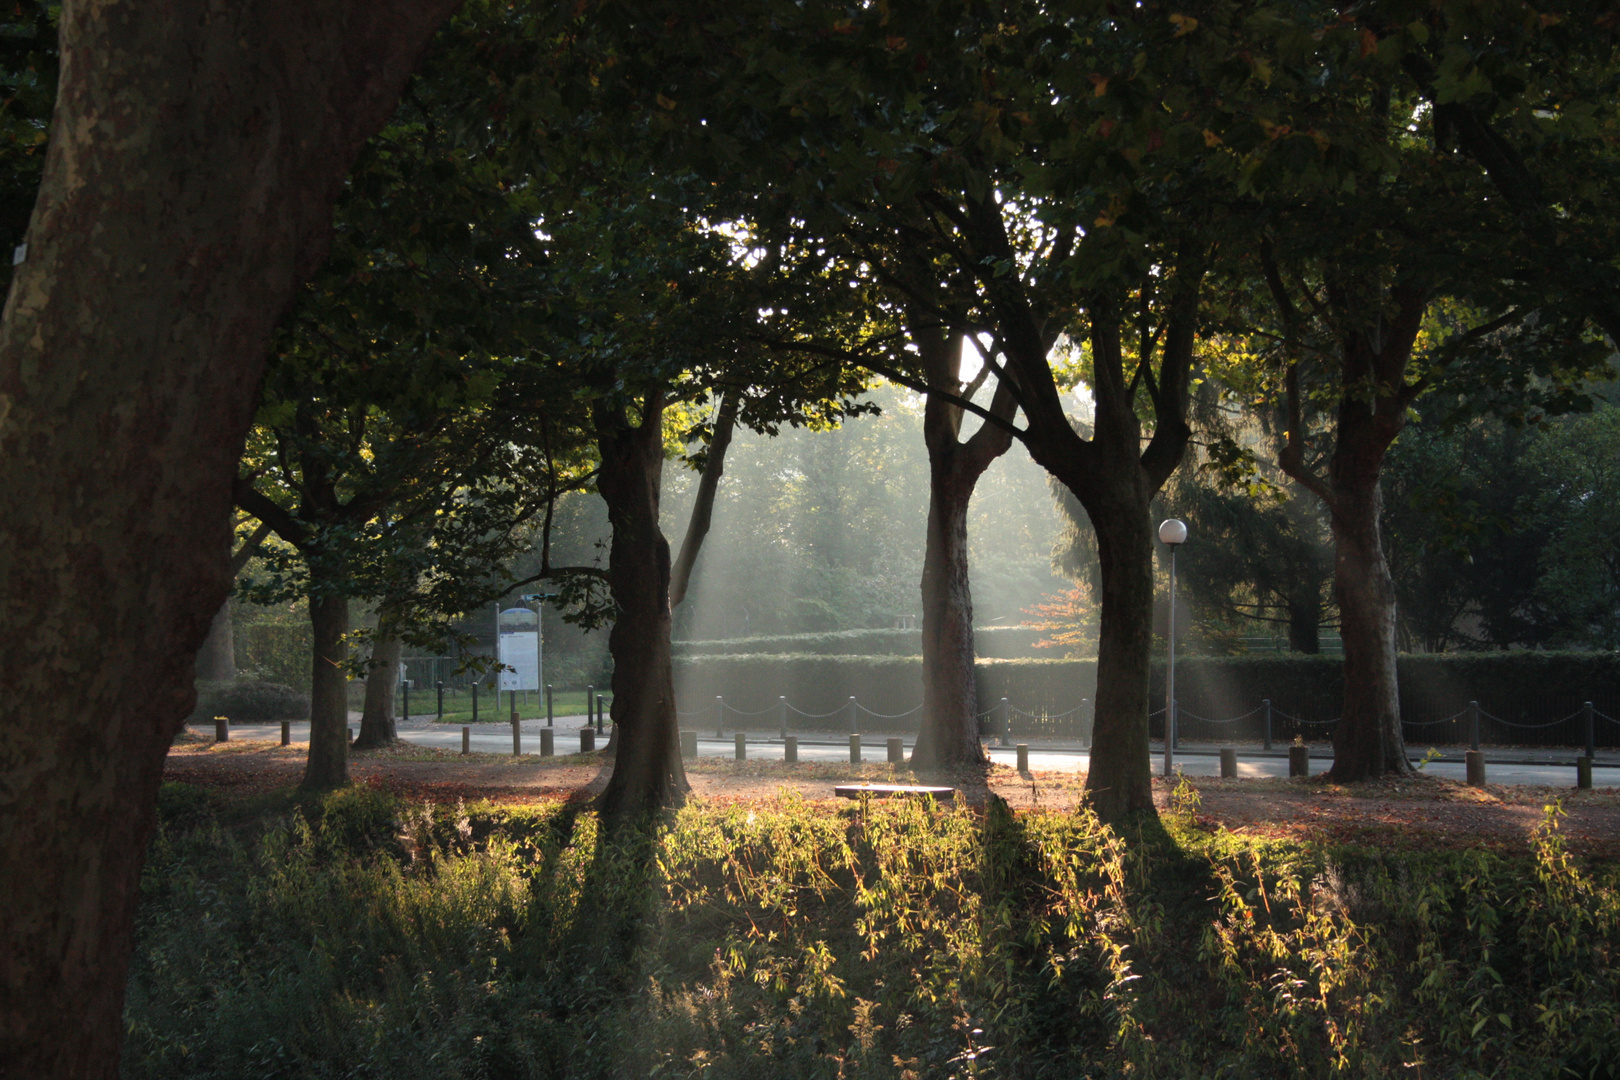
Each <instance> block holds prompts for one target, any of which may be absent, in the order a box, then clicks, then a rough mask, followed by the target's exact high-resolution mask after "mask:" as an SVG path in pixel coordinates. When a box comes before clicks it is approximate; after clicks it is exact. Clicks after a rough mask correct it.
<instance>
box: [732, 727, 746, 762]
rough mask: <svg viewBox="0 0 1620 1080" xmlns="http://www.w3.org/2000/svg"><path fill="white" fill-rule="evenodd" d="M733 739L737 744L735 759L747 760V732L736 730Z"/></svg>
mask: <svg viewBox="0 0 1620 1080" xmlns="http://www.w3.org/2000/svg"><path fill="white" fill-rule="evenodd" d="M734 741H735V742H736V745H737V760H738V761H747V760H748V733H747V732H743V731H739V732H737V734H736V736H735V737H734Z"/></svg>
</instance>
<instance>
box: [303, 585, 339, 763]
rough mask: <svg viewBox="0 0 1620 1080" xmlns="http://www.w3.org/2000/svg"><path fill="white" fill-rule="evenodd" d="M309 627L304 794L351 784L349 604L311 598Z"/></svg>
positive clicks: (331, 597)
mask: <svg viewBox="0 0 1620 1080" xmlns="http://www.w3.org/2000/svg"><path fill="white" fill-rule="evenodd" d="M309 626H310V630H311V632H312V634H313V636H314V639H315V648H314V650H313V658H312V663H311V667H310V687H309V761H308V762H307V763H306V764H305V766H304V780H303V783H301V784H299V787H301V788H303V789H304V790H305V791H330V790H332V789H333V788H339V787H342V786H343V785H344V784H347V783H348V782H349V674H348V663H349V646H348V643H347V642H346V641H345V640H344V638H345V636H346V635H347V634H348V633H349V598H348V597H346V596H343V595H340V594H338V593H312V594H311V595H310V598H309Z"/></svg>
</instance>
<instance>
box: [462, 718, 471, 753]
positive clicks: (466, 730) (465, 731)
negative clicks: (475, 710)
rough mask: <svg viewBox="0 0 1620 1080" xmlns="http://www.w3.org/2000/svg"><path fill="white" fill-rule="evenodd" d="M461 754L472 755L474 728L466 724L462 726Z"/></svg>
mask: <svg viewBox="0 0 1620 1080" xmlns="http://www.w3.org/2000/svg"><path fill="white" fill-rule="evenodd" d="M461 752H462V753H463V754H470V753H472V728H470V727H468V726H467V725H466V724H462V725H461Z"/></svg>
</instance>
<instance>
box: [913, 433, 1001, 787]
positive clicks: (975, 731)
mask: <svg viewBox="0 0 1620 1080" xmlns="http://www.w3.org/2000/svg"><path fill="white" fill-rule="evenodd" d="M951 442H952V443H953V444H954V443H955V442H956V440H955V437H954V436H953V437H952V439H951ZM952 457H953V455H951V454H950V453H949V452H945V453H939V454H936V453H935V452H934V449H933V448H932V447H930V449H929V470H928V472H929V476H928V480H929V486H928V533H927V543H926V546H925V548H924V552H923V573H922V677H923V722H922V725H921V727H919V729H918V731H917V745H916V747H915V748H914V749H913V750H912V752H911V764H912V767H913V768H918V769H933V768H952V767H960V766H963V765H973V764H982V763H983V762H984V761H985V755H984V745H983V742H982V740H981V737H980V733H979V717H978V713H979V701H978V684H977V682H976V680H975V679H974V674H973V658H974V649H973V596H972V593H971V591H970V589H969V587H968V533H967V512H968V502H969V500H971V499H972V497H973V487H974V485H973V481H974V480H976V479H977V478H978V477H977V474H975V475H974V476H973V477H971V478H965V479H964V477H962V475H961V470H958V469H954V468H952V467H951V465H952Z"/></svg>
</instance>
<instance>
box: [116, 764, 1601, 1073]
mask: <svg viewBox="0 0 1620 1080" xmlns="http://www.w3.org/2000/svg"><path fill="white" fill-rule="evenodd" d="M1191 798H1192V796H1191V795H1190V794H1188V793H1187V792H1184V793H1183V795H1182V804H1181V807H1180V811H1179V812H1178V813H1177V814H1175V815H1172V819H1171V837H1172V838H1173V842H1166V841H1165V840H1164V839H1163V838H1160V839H1154V838H1152V837H1145V838H1142V839H1140V841H1139V842H1133V843H1131V844H1126V843H1124V842H1122V840H1121V838H1120V837H1118V836H1116V835H1114V834H1113V833H1111V832H1110V831H1108V830H1106V829H1103V828H1101V827H1099V826H1098V824H1097V823H1096V821H1095V820H1094V819H1092V818H1091V817H1089V816H1086V815H1084V814H1081V815H1074V816H1070V815H1059V814H1031V815H1021V816H1014V815H1012V814H1010V813H1008V812H1007V811H1006V810H1004V809H1000V808H992V809H991V810H990V811H989V812H988V813H984V814H974V813H972V812H969V811H966V810H948V809H945V810H942V809H939V808H937V807H934V806H933V805H932V804H924V803H916V802H902V803H896V804H882V803H871V804H850V805H849V806H848V807H846V808H843V809H841V810H830V809H826V808H823V807H813V806H809V805H807V804H805V803H803V802H801V801H798V800H797V799H795V798H793V797H791V796H784V798H783V799H782V800H781V801H780V802H779V803H777V804H775V805H772V806H769V807H765V808H761V807H757V806H756V807H754V808H747V807H736V806H705V805H696V806H693V807H690V808H688V809H686V810H684V811H681V812H680V813H679V814H677V815H674V816H673V817H672V818H671V819H670V820H668V821H667V822H665V823H663V824H662V825H660V826H659V827H657V828H655V829H649V830H646V831H634V830H628V831H624V832H621V833H619V834H616V835H611V836H610V835H607V834H606V833H605V832H604V831H603V830H602V829H601V828H599V825H598V823H597V821H596V819H595V818H594V817H593V816H591V815H589V814H582V813H578V812H577V811H575V810H572V809H570V808H564V807H554V808H544V809H534V810H522V811H518V810H510V809H493V808H490V807H485V806H478V807H465V806H424V805H413V804H409V803H402V802H398V801H395V800H393V799H391V798H389V797H387V796H385V795H382V794H380V793H377V792H375V791H371V790H368V789H364V788H356V789H351V790H349V791H345V792H343V793H341V794H339V795H336V796H333V797H331V798H330V799H328V800H326V801H324V802H323V803H318V804H311V805H306V806H302V807H299V806H294V805H292V804H286V805H283V806H279V807H273V808H270V809H268V810H266V811H265V812H264V813H263V814H259V815H250V816H246V817H244V816H243V815H241V814H240V813H239V812H231V813H227V814H226V815H225V816H224V819H223V820H222V819H221V817H220V816H219V815H217V814H216V813H215V812H214V811H213V810H211V809H210V808H209V807H208V806H207V805H206V801H205V800H203V799H202V798H201V797H200V796H199V795H198V794H197V793H196V792H194V791H186V790H184V789H178V788H171V789H170V790H168V791H167V792H166V793H165V798H164V805H165V807H166V808H167V810H166V814H165V825H164V828H163V830H162V832H161V834H160V835H159V837H158V839H157V840H156V842H155V843H154V847H153V851H152V854H151V858H150V861H149V866H148V870H147V873H146V877H145V881H144V883H143V889H144V898H143V903H142V906H141V911H140V925H139V935H138V947H137V954H136V959H135V964H134V967H133V970H132V973H131V978H130V996H129V1006H128V1011H127V1022H128V1037H127V1043H126V1060H125V1066H124V1071H125V1074H126V1075H127V1076H130V1077H222V1078H223V1077H389V1078H412V1077H528V1076H535V1077H643V1076H647V1077H691V1076H705V1077H715V1078H728V1077H738V1078H743V1077H787V1078H794V1077H828V1078H833V1077H867V1076H872V1077H895V1078H901V1077H916V1078H923V1077H928V1078H932V1077H1064V1078H1068V1077H1082V1076H1092V1077H1104V1076H1120V1077H1124V1076H1130V1077H1228V1076H1230V1077H1273V1076H1274V1077H1296V1076H1302V1075H1303V1076H1358V1077H1359V1076H1366V1077H1372V1076H1388V1075H1411V1076H1425V1077H1442V1076H1459V1077H1460V1076H1470V1077H1471V1076H1481V1077H1483V1076H1504V1077H1560V1076H1570V1075H1580V1076H1614V1075H1617V1069H1616V1063H1617V1062H1620V1036H1617V1033H1616V1032H1617V1024H1620V1006H1617V1004H1616V1002H1617V999H1620V875H1617V873H1616V870H1615V868H1614V867H1612V866H1601V867H1599V866H1587V865H1584V864H1583V863H1582V862H1581V861H1580V860H1578V859H1576V858H1574V857H1572V856H1571V855H1570V854H1569V852H1568V851H1567V849H1566V848H1565V847H1564V845H1563V843H1562V841H1561V839H1560V836H1559V833H1558V829H1557V817H1556V812H1553V813H1550V814H1549V816H1548V818H1547V821H1546V822H1545V823H1544V825H1543V827H1542V829H1541V830H1540V832H1539V833H1538V834H1537V837H1536V840H1535V843H1534V845H1533V849H1532V851H1531V852H1530V853H1529V854H1528V855H1526V856H1523V857H1511V858H1510V857H1504V856H1501V855H1497V854H1492V853H1489V852H1484V851H1469V852H1449V853H1447V852H1433V851H1423V850H1419V849H1418V846H1417V845H1414V848H1413V850H1411V851H1406V852H1398V853H1391V852H1389V851H1376V852H1375V851H1367V850H1357V849H1340V850H1331V851H1330V850H1321V849H1315V848H1307V847H1301V846H1298V845H1295V844H1289V843H1279V842H1259V841H1251V840H1245V839H1240V838H1237V837H1234V836H1231V835H1230V834H1225V833H1220V832H1205V831H1201V830H1199V829H1197V828H1196V827H1195V826H1194V825H1193V822H1194V821H1195V820H1196V818H1195V815H1194V814H1193V813H1191V810H1192V807H1191V805H1190V800H1191ZM1133 841H1135V838H1133Z"/></svg>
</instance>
